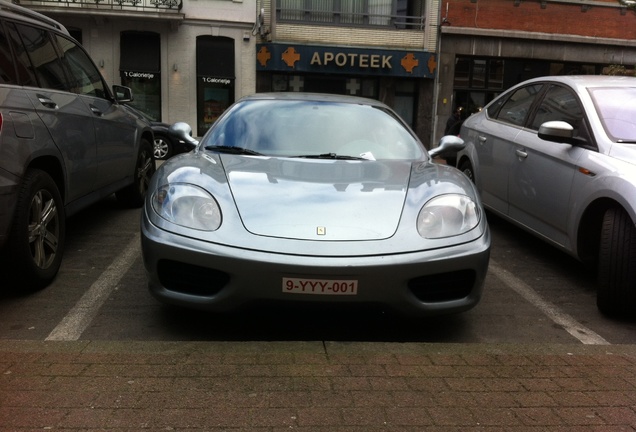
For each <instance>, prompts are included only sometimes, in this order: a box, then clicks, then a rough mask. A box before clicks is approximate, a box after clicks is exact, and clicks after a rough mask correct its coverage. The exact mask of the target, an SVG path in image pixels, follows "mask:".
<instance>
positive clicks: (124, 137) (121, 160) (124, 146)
mask: <svg viewBox="0 0 636 432" xmlns="http://www.w3.org/2000/svg"><path fill="white" fill-rule="evenodd" d="M56 40H57V44H58V46H59V47H60V51H61V52H62V57H61V58H62V62H63V64H64V65H65V67H66V69H67V70H68V71H69V75H70V76H71V84H72V89H71V90H72V91H73V92H75V93H76V94H77V95H79V99H80V101H81V103H82V104H83V105H84V109H85V111H86V112H88V113H89V115H90V116H91V123H92V124H93V128H94V132H93V133H94V134H95V135H96V146H97V150H96V152H97V174H96V179H95V186H96V187H97V188H101V187H104V186H108V185H111V184H114V183H116V182H120V181H122V180H124V179H125V178H126V177H129V176H131V175H132V174H133V172H134V163H135V160H136V152H137V146H136V142H137V140H138V137H137V134H136V131H137V128H136V119H135V117H134V116H133V115H132V114H131V113H130V112H129V111H128V110H126V109H125V108H124V107H122V106H121V105H119V104H118V103H115V102H113V101H112V100H111V98H110V95H109V94H108V92H107V88H106V84H105V83H104V80H103V79H102V76H101V74H100V73H99V71H98V70H97V67H96V66H95V64H94V63H93V62H92V60H91V59H90V58H89V56H88V54H86V52H84V50H83V49H82V48H81V47H80V46H79V45H77V44H75V42H73V41H72V40H70V39H67V38H65V37H62V36H59V35H56Z"/></svg>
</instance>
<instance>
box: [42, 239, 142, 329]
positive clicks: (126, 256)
mask: <svg viewBox="0 0 636 432" xmlns="http://www.w3.org/2000/svg"><path fill="white" fill-rule="evenodd" d="M140 251H141V247H140V238H139V234H138V233H137V234H136V235H135V237H134V238H133V239H132V240H131V241H130V242H129V243H128V245H127V246H126V249H124V251H123V252H122V253H121V254H120V255H119V256H118V257H117V259H116V260H115V261H113V262H112V263H111V265H110V266H108V268H107V269H106V270H105V271H104V272H103V273H102V274H101V275H100V276H99V278H98V279H97V280H96V281H95V282H94V283H93V285H91V286H90V288H89V289H88V291H86V293H84V295H83V296H82V298H80V299H79V301H78V302H77V303H76V304H75V306H73V309H71V310H70V311H69V313H68V314H67V315H66V316H65V317H64V318H63V319H62V321H60V323H59V324H58V325H57V327H55V328H54V329H53V331H51V333H50V334H49V335H48V336H47V337H46V340H51V341H75V340H78V339H79V338H80V336H81V335H82V333H83V332H84V330H86V328H87V327H88V326H89V325H90V323H91V321H92V320H93V319H94V318H95V316H96V315H97V313H98V312H99V309H100V308H101V307H102V305H103V304H104V302H105V301H106V300H107V299H108V296H109V295H110V294H111V293H112V292H113V290H114V289H115V287H116V286H117V284H118V283H119V281H120V279H121V278H122V276H123V275H124V274H125V273H126V271H128V269H130V267H132V265H133V263H134V262H135V259H136V258H137V256H139V253H140Z"/></svg>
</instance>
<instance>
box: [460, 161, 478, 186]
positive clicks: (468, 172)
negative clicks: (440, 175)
mask: <svg viewBox="0 0 636 432" xmlns="http://www.w3.org/2000/svg"><path fill="white" fill-rule="evenodd" d="M459 170H460V171H461V172H463V173H464V175H465V176H466V177H468V179H469V180H470V181H471V182H473V183H475V171H474V170H473V166H472V165H471V164H470V162H468V161H463V162H462V163H461V164H460V165H459Z"/></svg>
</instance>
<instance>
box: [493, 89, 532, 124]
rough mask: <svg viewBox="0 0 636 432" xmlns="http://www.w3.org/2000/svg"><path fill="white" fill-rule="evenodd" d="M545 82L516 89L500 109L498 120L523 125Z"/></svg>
mask: <svg viewBox="0 0 636 432" xmlns="http://www.w3.org/2000/svg"><path fill="white" fill-rule="evenodd" d="M541 88H543V84H534V85H529V86H526V87H522V88H520V89H518V90H516V91H515V92H514V93H513V94H512V95H510V97H509V98H508V99H507V100H506V102H505V103H504V104H503V106H502V107H501V109H500V110H499V115H498V116H497V119H498V120H501V121H503V122H506V123H511V124H513V125H517V126H523V124H524V123H525V120H526V116H527V115H528V111H529V110H530V107H531V106H532V103H533V102H534V100H535V98H536V97H537V94H538V93H539V91H541Z"/></svg>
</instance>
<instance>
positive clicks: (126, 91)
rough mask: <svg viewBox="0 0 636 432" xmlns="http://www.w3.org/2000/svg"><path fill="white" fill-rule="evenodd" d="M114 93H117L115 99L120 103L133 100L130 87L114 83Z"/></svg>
mask: <svg viewBox="0 0 636 432" xmlns="http://www.w3.org/2000/svg"><path fill="white" fill-rule="evenodd" d="M113 94H114V95H115V100H116V101H117V102H120V103H124V102H132V101H133V94H132V90H131V89H130V87H124V86H120V85H117V84H114V85H113Z"/></svg>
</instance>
